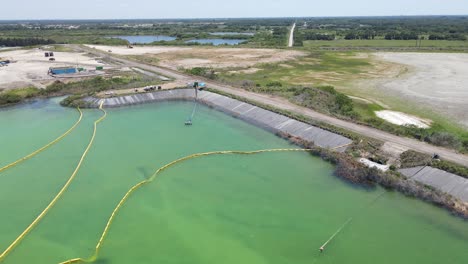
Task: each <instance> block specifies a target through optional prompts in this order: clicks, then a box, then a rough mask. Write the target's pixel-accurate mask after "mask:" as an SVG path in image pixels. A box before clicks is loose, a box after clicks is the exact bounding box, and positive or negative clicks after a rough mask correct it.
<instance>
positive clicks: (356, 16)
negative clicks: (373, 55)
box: [0, 14, 468, 21]
mask: <svg viewBox="0 0 468 264" xmlns="http://www.w3.org/2000/svg"><path fill="white" fill-rule="evenodd" d="M391 17H408V18H411V17H468V14H456V15H453V14H452V15H446V14H438V15H435V14H431V15H372V16H369V15H349V16H284V17H280V16H271V17H268V16H265V17H263V16H260V17H185V18H183V17H181V18H175V17H173V18H52V19H45V18H15V19H0V21H112V20H226V19H291V18H294V19H298V18H391Z"/></svg>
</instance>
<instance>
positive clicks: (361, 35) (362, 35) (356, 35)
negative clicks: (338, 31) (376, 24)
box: [344, 30, 376, 40]
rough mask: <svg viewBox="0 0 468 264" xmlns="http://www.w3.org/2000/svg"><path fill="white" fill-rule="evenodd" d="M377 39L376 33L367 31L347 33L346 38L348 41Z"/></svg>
mask: <svg viewBox="0 0 468 264" xmlns="http://www.w3.org/2000/svg"><path fill="white" fill-rule="evenodd" d="M375 37H376V33H375V31H371V30H366V31H351V32H348V33H346V35H345V36H344V38H345V39H347V40H352V39H374V38H375Z"/></svg>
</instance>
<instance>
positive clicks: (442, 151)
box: [74, 46, 468, 167]
mask: <svg viewBox="0 0 468 264" xmlns="http://www.w3.org/2000/svg"><path fill="white" fill-rule="evenodd" d="M74 47H75V49H78V50H83V49H85V50H86V51H88V52H90V53H94V54H95V55H98V56H103V57H108V58H112V59H113V60H114V61H116V62H120V63H124V64H126V66H128V67H138V68H141V69H144V70H148V71H153V72H158V73H160V74H162V75H165V76H167V77H171V78H174V79H177V80H179V81H183V82H190V81H193V79H194V77H191V76H188V75H185V74H182V73H180V72H176V71H173V70H168V69H165V68H161V67H156V66H150V65H147V64H143V63H139V62H135V61H130V60H127V59H122V58H118V57H116V56H112V55H111V54H108V53H105V52H101V51H97V50H94V49H88V48H83V47H78V46H74ZM206 84H207V86H208V87H210V88H213V89H217V90H220V91H224V92H227V93H230V94H233V95H237V96H241V97H245V98H248V99H250V100H253V101H257V102H259V103H262V104H267V105H271V106H273V107H276V108H279V109H283V110H288V111H291V112H295V113H298V114H302V115H304V116H307V117H309V118H311V119H313V120H316V121H321V122H324V123H327V124H331V125H333V126H336V127H339V128H343V129H346V130H349V131H352V132H355V133H357V134H360V135H364V136H367V137H370V138H374V139H377V140H380V141H383V142H387V143H390V144H389V145H392V146H394V147H396V148H401V149H412V150H415V151H418V152H422V153H426V154H433V153H437V154H439V155H440V156H441V158H442V159H445V160H447V161H451V162H454V163H457V164H460V165H463V166H466V167H468V156H467V155H463V154H459V153H457V152H455V151H454V150H450V149H446V148H442V147H437V146H433V145H430V144H427V143H425V142H421V141H418V140H416V139H411V138H405V137H399V136H396V135H392V134H390V133H387V132H383V131H381V130H378V129H374V128H371V127H367V126H363V125H358V124H355V123H352V122H348V121H344V120H341V119H338V118H335V117H332V116H328V115H325V114H321V113H318V112H316V111H313V110H311V109H308V108H305V107H301V106H298V105H295V104H293V103H291V102H289V101H288V100H286V99H284V98H279V97H274V96H270V95H265V94H257V93H253V92H248V91H245V90H242V89H237V88H234V87H231V86H227V85H224V84H219V83H216V82H213V81H206Z"/></svg>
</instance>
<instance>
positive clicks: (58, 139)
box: [0, 107, 83, 173]
mask: <svg viewBox="0 0 468 264" xmlns="http://www.w3.org/2000/svg"><path fill="white" fill-rule="evenodd" d="M77 110H78V112H79V113H80V117H79V118H78V121H76V123H75V124H74V125H73V126H72V127H71V128H70V129H68V130H67V131H66V132H65V133H63V134H62V135H60V136H59V137H58V138H56V139H54V140H53V141H51V142H49V143H47V145H45V146H43V147H41V148H40V149H38V150H36V151H34V152H32V153H30V154H28V155H26V156H24V157H22V158H20V159H18V160H17V161H14V162H12V163H10V164H8V165H5V166H3V167H1V168H0V173H1V172H3V171H6V170H8V169H10V168H13V167H14V166H16V165H18V164H20V163H21V162H23V161H26V160H28V159H30V158H32V157H34V156H36V155H37V154H39V153H41V152H43V151H44V150H46V149H48V148H49V147H51V146H52V145H54V144H56V143H58V142H59V141H60V140H62V139H63V138H64V137H66V136H68V134H70V133H71V132H72V131H73V130H75V128H76V127H77V126H78V124H79V123H80V122H81V119H82V118H83V112H81V109H80V108H79V107H78V108H77Z"/></svg>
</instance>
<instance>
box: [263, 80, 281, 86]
mask: <svg viewBox="0 0 468 264" xmlns="http://www.w3.org/2000/svg"><path fill="white" fill-rule="evenodd" d="M266 87H283V84H282V83H281V82H278V81H274V82H269V83H267V84H266Z"/></svg>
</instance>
